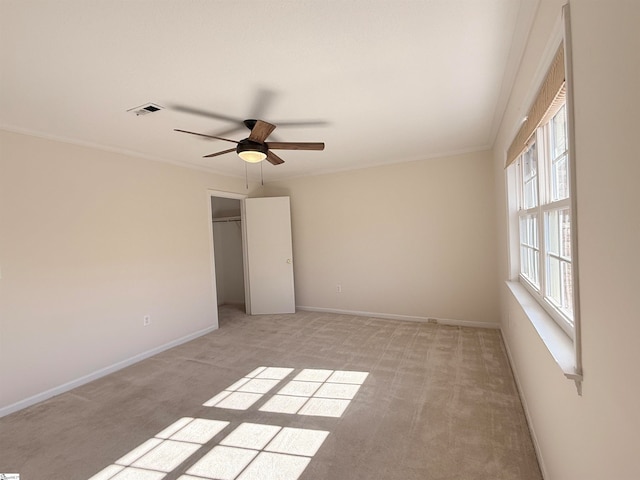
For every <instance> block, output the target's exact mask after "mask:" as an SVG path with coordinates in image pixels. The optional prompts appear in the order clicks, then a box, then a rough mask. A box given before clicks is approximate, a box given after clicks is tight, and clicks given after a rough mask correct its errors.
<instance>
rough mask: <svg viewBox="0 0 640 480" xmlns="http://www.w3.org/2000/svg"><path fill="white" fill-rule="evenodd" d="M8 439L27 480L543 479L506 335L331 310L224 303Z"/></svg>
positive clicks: (2, 440)
mask: <svg viewBox="0 0 640 480" xmlns="http://www.w3.org/2000/svg"><path fill="white" fill-rule="evenodd" d="M263 367H268V368H263ZM273 367H276V368H273ZM294 378H295V379H296V380H295V381H293V382H291V381H292V380H293V379H294ZM251 402H253V403H251ZM250 403H251V404H250ZM204 404H207V405H209V406H205V405H204ZM249 404H250V405H249ZM241 408H244V409H241ZM167 427H172V428H171V430H170V431H169V430H166V429H167ZM0 432H1V434H0V472H19V473H20V474H21V480H39V479H46V480H75V479H78V480H86V479H89V478H92V477H93V478H94V479H96V480H97V479H98V478H100V479H101V480H107V479H110V478H113V479H114V480H121V479H139V480H147V479H158V480H159V479H165V480H175V479H180V480H202V479H215V478H229V479H236V478H237V479H239V480H245V479H256V480H267V479H271V478H279V479H282V480H295V479H296V478H299V479H300V480H311V479H368V480H371V479H385V480H386V479H389V480H391V479H402V480H411V479H428V480H444V479H456V480H465V479H469V480H485V479H486V480H541V478H542V477H541V474H540V471H539V468H538V464H537V461H536V457H535V453H534V449H533V447H532V443H531V438H530V435H529V431H528V429H527V425H526V421H525V417H524V414H523V410H522V406H521V404H520V401H519V398H518V395H517V392H516V387H515V385H514V381H513V377H512V375H511V371H510V369H509V365H508V362H507V359H506V356H505V351H504V347H503V344H502V340H501V337H500V332H499V331H497V330H486V329H476V328H458V327H450V326H442V325H433V324H421V323H412V322H399V321H392V320H380V319H374V318H363V317H353V316H346V315H334V314H326V313H312V312H298V313H296V314H292V315H267V316H257V317H249V316H246V315H244V314H243V313H242V312H241V311H239V310H238V309H237V308H233V307H223V308H222V309H221V311H220V329H219V330H218V331H216V332H213V333H211V334H208V335H206V336H203V337H201V338H199V339H196V340H194V341H192V342H189V343H187V344H184V345H182V346H179V347H176V348H174V349H172V350H169V351H166V352H164V353H162V354H159V355H157V356H155V357H153V358H150V359H148V360H145V361H143V362H140V363H138V364H136V365H133V366H131V367H129V368H126V369H124V370H121V371H119V372H116V373H114V374H112V375H109V376H107V377H104V378H102V379H100V380H97V381H95V382H92V383H90V384H87V385H85V386H83V387H80V388H77V389H75V390H73V391H70V392H68V393H65V394H63V395H60V396H58V397H55V398H52V399H50V400H48V401H45V402H42V403H40V404H38V405H35V406H33V407H30V408H27V409H25V410H22V411H20V412H16V413H14V414H12V415H9V416H7V417H4V418H2V419H0ZM143 444H144V445H146V446H147V448H146V449H144V450H136V448H137V447H139V446H140V445H143ZM152 447H153V449H152ZM132 451H133V452H132ZM131 452H132V453H131ZM99 472H102V473H101V474H100V475H97V476H96V474H98V473H99ZM185 472H188V473H189V475H186V473H185Z"/></svg>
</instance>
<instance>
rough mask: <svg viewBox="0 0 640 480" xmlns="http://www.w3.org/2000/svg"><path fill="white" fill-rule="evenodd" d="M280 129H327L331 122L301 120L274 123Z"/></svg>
mask: <svg viewBox="0 0 640 480" xmlns="http://www.w3.org/2000/svg"><path fill="white" fill-rule="evenodd" d="M273 123H275V124H276V125H278V127H281V128H282V127H326V126H327V125H329V122H327V121H326V120H300V121H288V122H287V121H282V122H273Z"/></svg>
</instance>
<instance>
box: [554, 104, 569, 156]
mask: <svg viewBox="0 0 640 480" xmlns="http://www.w3.org/2000/svg"><path fill="white" fill-rule="evenodd" d="M566 151H567V112H566V109H565V107H562V108H561V109H560V110H558V113H556V114H555V115H554V117H553V118H552V119H551V156H552V158H557V157H558V156H559V155H562V154H563V153H564V152H566Z"/></svg>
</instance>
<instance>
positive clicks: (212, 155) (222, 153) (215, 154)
mask: <svg viewBox="0 0 640 480" xmlns="http://www.w3.org/2000/svg"><path fill="white" fill-rule="evenodd" d="M235 151H236V149H235V148H230V149H229V150H222V151H221V152H216V153H210V154H209V155H205V156H204V157H202V158H211V157H217V156H218V155H224V154H225V153H229V152H235Z"/></svg>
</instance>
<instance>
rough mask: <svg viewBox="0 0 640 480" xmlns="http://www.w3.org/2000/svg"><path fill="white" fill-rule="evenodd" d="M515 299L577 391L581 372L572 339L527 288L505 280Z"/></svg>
mask: <svg viewBox="0 0 640 480" xmlns="http://www.w3.org/2000/svg"><path fill="white" fill-rule="evenodd" d="M505 283H506V284H507V287H509V290H511V293H512V294H513V296H514V298H515V299H516V301H517V302H518V303H519V304H520V307H521V308H522V310H523V311H524V313H525V315H526V316H527V317H528V318H529V320H530V321H531V324H532V325H533V327H534V328H535V329H536V332H538V335H539V336H540V339H541V340H542V342H543V343H544V344H545V346H546V347H547V349H548V350H549V353H551V356H552V357H553V359H554V360H555V362H556V364H557V365H558V366H559V367H560V369H561V370H562V373H564V376H565V377H567V378H568V379H569V380H574V381H575V382H576V386H577V387H578V391H580V382H582V373H580V372H579V371H578V368H577V366H576V352H575V348H574V345H573V340H571V338H570V337H569V336H568V335H567V334H566V332H565V331H564V330H562V328H560V326H559V325H558V324H557V323H556V322H555V321H554V320H553V319H552V318H551V316H550V315H549V314H548V313H547V312H546V311H545V310H544V308H542V306H541V305H540V304H539V303H538V302H537V301H536V300H535V299H534V298H533V297H532V296H531V294H530V293H529V292H528V291H527V289H526V288H525V287H524V286H523V285H522V284H521V283H520V282H518V281H507V282H505Z"/></svg>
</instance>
